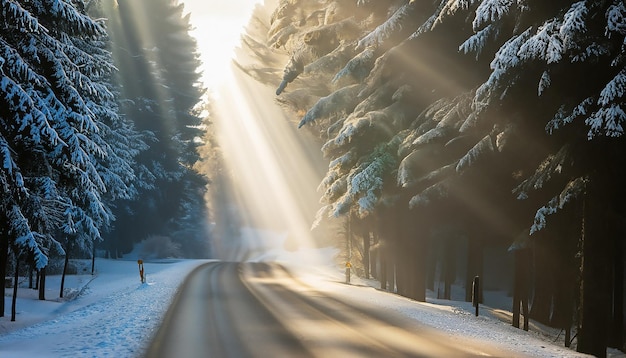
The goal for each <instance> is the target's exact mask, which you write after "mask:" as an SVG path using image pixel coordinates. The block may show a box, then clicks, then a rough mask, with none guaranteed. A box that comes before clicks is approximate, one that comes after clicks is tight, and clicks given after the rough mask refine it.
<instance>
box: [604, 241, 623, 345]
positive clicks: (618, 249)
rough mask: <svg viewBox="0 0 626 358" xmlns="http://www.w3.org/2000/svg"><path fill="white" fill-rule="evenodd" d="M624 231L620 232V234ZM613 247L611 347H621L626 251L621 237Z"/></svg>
mask: <svg viewBox="0 0 626 358" xmlns="http://www.w3.org/2000/svg"><path fill="white" fill-rule="evenodd" d="M622 235H623V232H622V233H620V236H622ZM614 245H615V247H614V249H613V315H612V319H611V330H610V335H609V343H608V344H609V347H612V348H617V349H621V348H622V347H623V345H624V261H623V260H624V253H623V243H622V240H621V239H616V240H614Z"/></svg>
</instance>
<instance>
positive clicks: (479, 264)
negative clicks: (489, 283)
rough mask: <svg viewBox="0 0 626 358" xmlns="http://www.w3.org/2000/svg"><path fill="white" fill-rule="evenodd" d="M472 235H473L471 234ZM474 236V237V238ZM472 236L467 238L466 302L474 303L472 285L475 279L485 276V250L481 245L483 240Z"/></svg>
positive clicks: (480, 295)
mask: <svg viewBox="0 0 626 358" xmlns="http://www.w3.org/2000/svg"><path fill="white" fill-rule="evenodd" d="M470 235H472V234H470ZM472 236H473V237H472ZM472 236H470V237H468V238H467V241H468V244H467V270H466V272H465V274H466V277H465V301H466V302H472V283H473V282H474V277H476V276H479V277H481V276H482V274H483V248H482V244H481V240H480V239H479V238H478V236H477V235H475V234H473V235H472ZM483 286H484V285H480V291H481V293H480V294H479V297H480V300H479V302H482V296H483V295H482V289H483Z"/></svg>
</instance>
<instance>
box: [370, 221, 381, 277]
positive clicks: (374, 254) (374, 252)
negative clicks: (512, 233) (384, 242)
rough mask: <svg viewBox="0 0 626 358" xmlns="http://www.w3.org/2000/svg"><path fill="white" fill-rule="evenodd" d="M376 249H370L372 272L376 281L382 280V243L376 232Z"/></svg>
mask: <svg viewBox="0 0 626 358" xmlns="http://www.w3.org/2000/svg"><path fill="white" fill-rule="evenodd" d="M374 245H375V246H374V248H370V251H371V252H370V271H371V273H372V276H373V277H374V278H375V279H379V280H380V273H379V272H378V269H379V267H380V266H379V262H380V241H379V240H378V235H377V234H376V232H374Z"/></svg>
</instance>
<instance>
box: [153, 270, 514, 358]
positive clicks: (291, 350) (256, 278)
mask: <svg viewBox="0 0 626 358" xmlns="http://www.w3.org/2000/svg"><path fill="white" fill-rule="evenodd" d="M357 299H358V298H357ZM472 343H474V342H471V341H469V340H465V339H460V338H459V337H452V336H450V335H446V334H444V333H441V332H437V331H434V330H433V329H431V328H428V327H426V326H420V325H419V324H417V323H415V322H413V321H411V320H409V319H408V318H405V317H402V316H400V315H396V314H394V313H392V312H388V311H386V310H384V309H383V308H380V307H375V306H364V305H359V304H358V302H344V301H342V300H339V299H337V298H335V297H333V296H332V294H330V293H328V292H320V291H319V290H316V289H315V288H313V287H311V286H308V285H307V284H305V283H303V282H301V281H299V280H298V279H297V278H296V277H293V276H292V275H291V274H290V273H289V271H287V270H286V269H285V268H284V267H283V266H281V265H279V264H274V263H235V262H211V263H207V264H204V265H202V266H200V267H198V268H197V269H196V270H195V271H193V272H192V273H191V274H190V275H189V276H188V277H187V279H186V280H185V282H184V283H183V285H182V286H181V288H180V290H179V292H178V293H177V295H176V297H175V299H174V301H173V303H172V305H171V306H170V308H169V310H168V312H167V313H166V316H165V318H164V321H163V323H162V325H161V327H160V328H159V330H158V331H157V333H156V335H155V336H154V338H153V340H152V342H151V344H150V346H149V347H148V349H147V350H146V353H145V357H147V358H157V357H176V358H188V357H237V358H240V357H241V358H243V357H475V356H497V357H515V356H517V355H516V354H512V352H504V351H497V350H496V349H494V348H493V347H486V346H485V345H484V344H472Z"/></svg>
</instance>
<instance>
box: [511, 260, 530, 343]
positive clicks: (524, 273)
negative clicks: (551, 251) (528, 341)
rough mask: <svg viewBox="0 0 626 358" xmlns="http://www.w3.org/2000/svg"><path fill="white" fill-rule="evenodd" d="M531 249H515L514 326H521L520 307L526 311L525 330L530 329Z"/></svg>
mask: <svg viewBox="0 0 626 358" xmlns="http://www.w3.org/2000/svg"><path fill="white" fill-rule="evenodd" d="M530 257H531V256H530V250H529V249H519V250H515V277H514V284H513V327H517V328H520V327H519V325H520V307H521V308H522V311H523V313H524V330H525V331H528V318H529V317H528V297H529V296H530V293H529V288H530V263H531V259H530Z"/></svg>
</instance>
